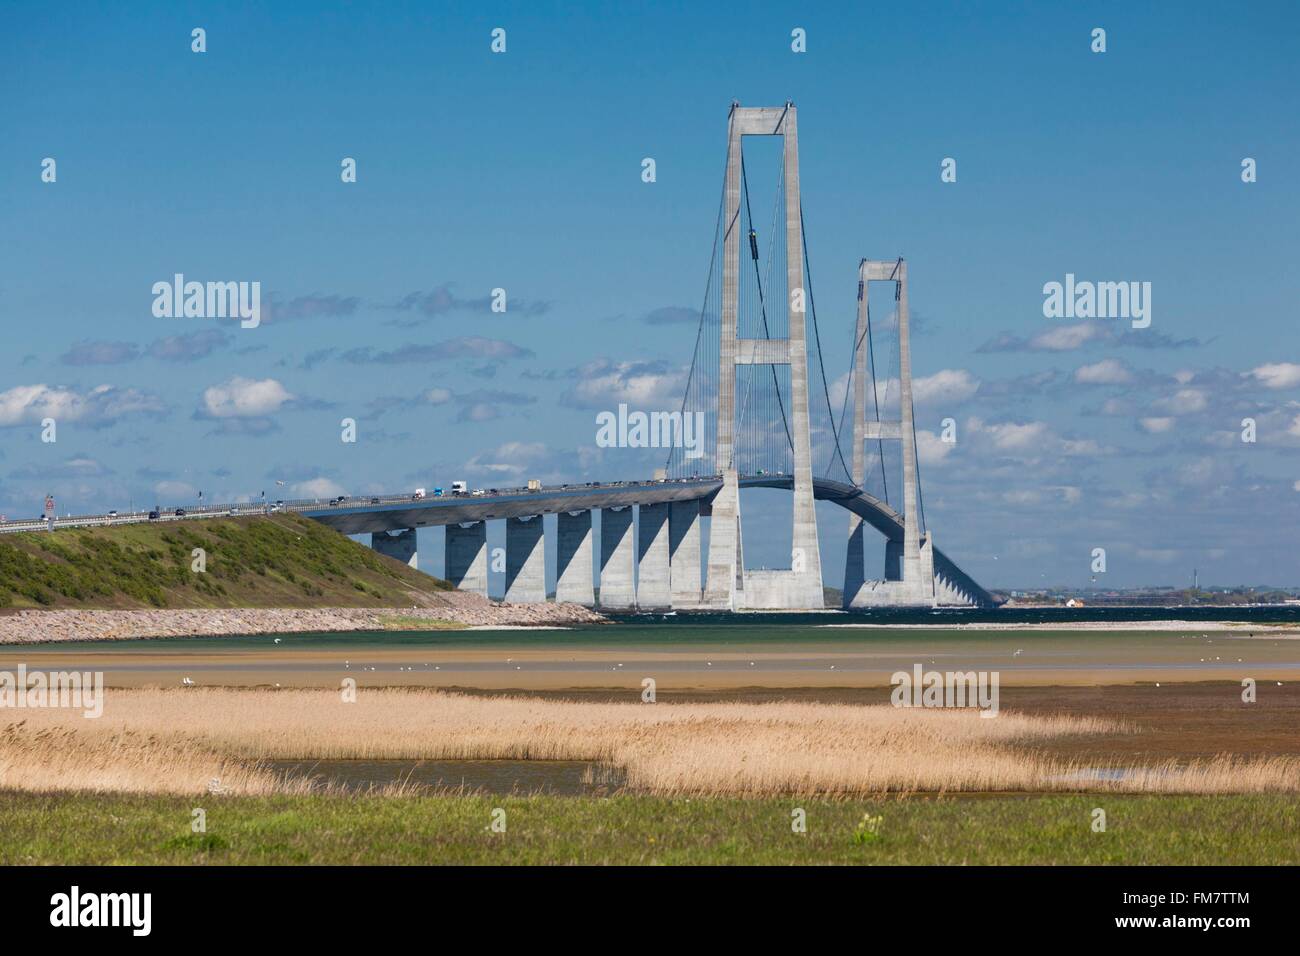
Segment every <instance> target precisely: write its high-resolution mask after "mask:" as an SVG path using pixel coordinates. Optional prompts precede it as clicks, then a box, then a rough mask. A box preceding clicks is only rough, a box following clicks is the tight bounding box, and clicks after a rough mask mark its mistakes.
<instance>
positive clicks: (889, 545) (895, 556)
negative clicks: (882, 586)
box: [885, 539, 903, 581]
mask: <svg viewBox="0 0 1300 956" xmlns="http://www.w3.org/2000/svg"><path fill="white" fill-rule="evenodd" d="M885 580H886V581H901V580H903V542H902V541H894V540H892V539H891V540H889V541H886V542H885Z"/></svg>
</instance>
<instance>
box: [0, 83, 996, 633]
mask: <svg viewBox="0 0 1300 956" xmlns="http://www.w3.org/2000/svg"><path fill="white" fill-rule="evenodd" d="M755 138H765V139H769V140H770V139H772V138H775V139H779V140H780V141H781V146H780V154H779V159H777V160H775V161H773V162H771V163H770V165H772V166H774V167H775V168H774V169H772V170H767V171H765V172H764V174H763V175H764V178H765V179H766V176H767V175H772V176H773V178H774V179H775V188H774V190H773V192H772V196H773V198H772V207H771V214H770V217H768V216H764V220H763V221H759V220H758V219H756V218H755V211H756V208H757V211H758V212H759V213H760V214H763V213H764V210H763V208H762V207H761V206H757V207H756V204H755V195H754V194H752V193H751V175H750V166H751V164H750V163H748V162H747V161H746V152H745V149H744V146H745V141H746V140H747V139H755ZM756 175H757V174H756ZM755 191H756V192H758V193H759V194H760V195H761V194H762V190H761V189H756V190H755ZM806 239H807V236H806V231H805V227H804V214H803V207H802V204H801V201H800V195H799V145H798V113H797V110H796V108H795V106H794V105H793V104H792V103H786V104H785V105H784V106H781V107H759V108H747V107H742V106H741V105H740V104H738V103H733V104H732V106H731V109H730V111H729V114H728V119H727V152H726V167H725V173H724V178H723V186H722V195H721V197H720V199H719V205H718V217H717V223H716V225H715V229H714V240H713V251H712V256H711V260H710V266H709V273H708V280H707V282H706V285H705V294H704V300H703V304H702V307H701V310H700V317H699V323H698V327H697V330H696V336H695V346H694V352H693V355H692V360H691V365H690V372H689V376H688V379H687V384H686V388H685V391H684V394H683V397H682V401H681V404H680V407H679V408H678V409H676V410H675V411H676V412H677V413H679V414H680V419H676V418H675V419H674V420H676V421H677V424H678V425H679V426H680V425H681V424H682V422H683V421H684V420H685V419H686V417H687V416H696V415H698V416H702V421H703V422H704V435H703V439H702V442H700V443H699V444H698V445H696V446H694V447H691V448H687V447H685V446H684V443H682V442H678V443H676V445H674V447H672V448H671V449H670V451H669V454H668V456H667V460H666V461H665V463H664V468H663V469H661V470H660V471H659V472H658V473H657V474H656V475H655V477H654V478H651V479H646V480H641V481H629V482H598V483H588V484H584V485H563V486H560V487H558V488H555V487H550V488H546V489H527V490H526V489H513V490H507V491H505V492H497V491H495V490H494V491H493V492H492V493H490V494H482V495H478V494H475V495H473V496H467V495H460V496H454V497H434V498H418V499H413V498H411V497H410V496H409V495H400V496H383V497H380V496H376V497H373V498H368V499H347V500H335V501H330V502H320V501H300V502H281V503H277V508H280V507H283V508H285V509H286V510H293V511H297V512H299V513H301V514H303V515H305V516H307V517H309V518H313V519H315V520H317V521H320V522H322V523H324V524H327V525H329V526H331V527H333V528H335V529H337V530H338V531H340V532H342V533H345V534H370V535H371V544H372V547H374V548H375V549H376V550H378V551H380V552H381V553H384V554H387V555H389V556H390V557H394V558H397V559H399V560H402V561H406V562H408V563H410V564H411V565H412V566H414V565H415V563H416V555H417V551H416V538H417V535H416V530H417V529H418V528H421V527H429V526H443V527H445V529H446V538H445V558H446V570H445V572H444V574H445V577H446V578H447V579H448V580H450V581H451V582H452V583H453V584H455V585H456V586H457V587H459V588H462V589H467V590H474V591H479V592H481V593H484V594H486V593H487V588H488V568H489V563H488V548H487V522H488V521H490V520H502V521H504V522H505V554H504V573H505V599H506V600H507V601H510V602H519V603H532V602H541V601H545V600H546V599H547V588H546V580H547V576H546V560H545V547H544V528H545V523H544V521H543V516H545V515H552V514H553V515H556V520H555V525H554V526H555V533H556V548H555V551H556V568H555V581H556V589H555V598H556V600H558V601H572V602H576V603H579V604H585V605H589V606H590V605H595V604H597V603H599V606H600V607H602V608H608V609H631V608H644V609H668V608H673V609H682V610H744V609H804V610H809V609H819V608H823V607H824V606H825V599H824V590H823V575H822V567H821V551H820V545H819V541H818V528H817V518H816V510H815V502H816V501H818V500H821V501H827V502H832V503H834V504H836V505H838V506H840V507H841V508H843V509H844V510H845V512H846V516H847V521H848V532H849V533H848V553H847V555H846V560H845V574H844V581H843V606H844V607H845V608H870V607H937V606H988V605H991V604H992V603H993V600H992V598H991V596H990V595H989V593H988V592H987V591H985V590H984V589H983V588H982V587H980V586H979V584H977V583H976V582H975V581H974V580H973V579H972V578H971V577H970V575H968V574H966V573H965V572H964V571H962V570H961V569H960V568H959V567H958V566H957V564H956V563H955V562H954V561H953V560H952V559H950V558H949V557H948V556H947V555H945V554H944V553H943V552H942V551H940V550H939V548H938V547H937V546H936V545H935V542H934V536H933V534H932V532H931V531H930V529H928V528H927V527H926V525H925V504H924V499H923V497H922V494H921V475H920V463H919V461H918V458H917V441H916V426H915V421H914V417H913V408H912V365H911V341H910V334H909V314H908V283H907V263H906V262H905V261H904V260H903V259H902V258H901V257H899V258H894V259H885V260H874V259H863V260H861V262H860V264H859V267H858V274H857V276H856V281H857V310H856V311H857V314H856V321H855V322H854V327H853V329H852V330H851V331H852V339H851V345H852V347H851V349H850V350H849V351H848V352H847V353H836V354H841V355H844V354H847V355H848V357H849V365H848V368H847V370H846V372H845V374H844V376H842V377H841V378H839V379H835V380H832V379H830V378H828V376H827V372H826V367H825V350H824V348H823V344H824V340H823V330H822V329H821V328H820V326H819V323H818V320H817V309H816V299H815V296H814V287H813V276H812V269H811V265H810V262H809V258H808V247H807V241H806ZM837 281H838V280H837ZM845 281H847V277H845ZM873 283H877V284H880V283H884V284H886V288H887V289H888V288H889V287H892V292H893V296H892V303H891V305H890V306H889V308H888V309H887V310H886V311H887V312H888V318H887V320H886V321H885V322H883V323H881V322H877V325H883V326H884V328H883V329H878V328H873V324H872V318H871V308H870V306H871V301H872V300H871V295H870V289H871V286H872V284H873ZM842 331H843V332H845V333H847V332H848V331H849V330H848V329H847V328H846V329H844V330H842ZM830 334H831V330H829V329H828V330H827V335H828V336H829V335H830ZM835 334H839V333H838V332H836V333H835ZM882 336H883V337H884V338H886V339H887V340H888V343H887V345H886V346H885V348H883V349H880V350H878V349H877V347H876V339H877V338H880V337H882ZM845 338H846V339H847V338H848V336H847V334H846V335H845ZM878 351H879V352H880V354H879V355H878V354H877V352H878ZM810 353H811V354H810ZM835 398H838V403H837V402H836V401H835V400H834V399H835ZM835 404H838V405H839V409H838V412H837V410H836V409H835V407H834V405H835ZM680 434H681V431H680V429H679V430H678V435H680ZM891 475H892V480H891ZM746 488H779V489H784V490H788V491H790V492H791V493H792V495H793V511H792V521H793V525H792V529H791V532H792V533H791V541H792V547H791V553H790V562H789V563H790V566H789V567H788V568H781V569H775V570H773V569H750V568H746V567H745V561H744V546H743V535H742V524H743V523H742V519H741V507H740V505H741V495H740V492H741V490H742V489H746ZM247 507H248V506H235V507H233V508H231V509H230V510H229V511H227V509H225V508H208V509H205V510H204V511H203V512H201V513H198V514H195V515H187V514H185V513H184V512H183V511H181V510H177V512H176V515H175V516H171V515H167V516H163V517H166V518H167V519H168V520H170V519H171V518H173V517H181V516H183V517H185V518H191V517H195V518H197V517H212V516H216V515H221V514H227V513H230V514H236V513H243V511H244V510H247ZM254 510H256V509H254ZM593 513H599V515H600V520H599V533H598V535H596V534H595V531H596V524H595V523H594V522H593ZM704 519H708V527H707V535H706V534H705V528H704ZM116 520H121V519H120V518H118V516H116V515H113V516H112V518H111V520H110V518H109V517H108V516H95V517H90V516H87V517H85V518H82V519H58V522H57V524H58V526H63V525H75V524H96V523H112V521H116ZM141 520H143V519H141ZM16 524H21V523H16ZM50 526H51V527H54V526H55V522H54V521H51V522H50ZM868 526H870V527H871V528H872V529H874V530H875V531H877V532H879V533H880V534H881V536H882V537H883V539H884V562H883V571H884V573H883V576H882V577H881V579H879V580H867V579H866V577H865V567H866V560H865V549H866V546H867V541H866V529H867V527H868ZM0 530H25V527H17V526H15V527H0ZM597 536H598V537H599V547H597V543H596V541H595V538H596V537H597ZM706 538H707V540H706ZM596 580H599V592H598V595H599V601H597V590H596V586H595V581H596Z"/></svg>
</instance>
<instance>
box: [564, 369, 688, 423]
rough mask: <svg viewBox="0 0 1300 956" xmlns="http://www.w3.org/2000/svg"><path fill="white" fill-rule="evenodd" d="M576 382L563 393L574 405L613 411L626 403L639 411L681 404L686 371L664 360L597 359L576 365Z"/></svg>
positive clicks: (565, 400) (565, 399)
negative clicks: (578, 366)
mask: <svg viewBox="0 0 1300 956" xmlns="http://www.w3.org/2000/svg"><path fill="white" fill-rule="evenodd" d="M575 377H576V378H577V379H578V381H577V383H576V384H575V385H574V386H573V387H572V388H570V389H568V390H567V391H566V392H565V393H564V395H563V396H562V397H561V402H562V403H563V404H565V405H569V406H571V407H574V408H593V409H599V410H602V411H606V410H608V411H613V410H614V409H616V408H618V406H619V405H620V404H626V405H627V406H628V407H629V408H631V409H633V410H637V411H655V410H675V409H677V408H680V407H681V402H682V394H683V393H684V391H685V389H686V371H685V370H684V369H681V368H670V367H668V366H667V365H666V364H665V363H663V362H613V361H611V360H609V359H603V358H602V359H596V360H595V361H592V362H588V363H587V364H586V365H583V366H582V367H581V368H579V369H577V371H576V375H575Z"/></svg>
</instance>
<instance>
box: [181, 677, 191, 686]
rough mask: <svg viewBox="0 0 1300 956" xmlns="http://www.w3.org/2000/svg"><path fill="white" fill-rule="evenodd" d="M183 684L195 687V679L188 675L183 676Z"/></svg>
mask: <svg viewBox="0 0 1300 956" xmlns="http://www.w3.org/2000/svg"><path fill="white" fill-rule="evenodd" d="M181 686H182V687H193V686H194V681H192V680H190V679H189V678H188V677H182V678H181Z"/></svg>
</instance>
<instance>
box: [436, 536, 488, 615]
mask: <svg viewBox="0 0 1300 956" xmlns="http://www.w3.org/2000/svg"><path fill="white" fill-rule="evenodd" d="M446 556H447V572H446V574H447V580H448V581H450V582H451V583H452V584H454V585H456V587H458V588H460V589H461V590H462V591H476V592H477V593H479V594H482V595H483V596H484V597H486V596H487V522H486V521H475V522H474V523H473V524H466V525H460V524H449V525H447V544H446Z"/></svg>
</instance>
